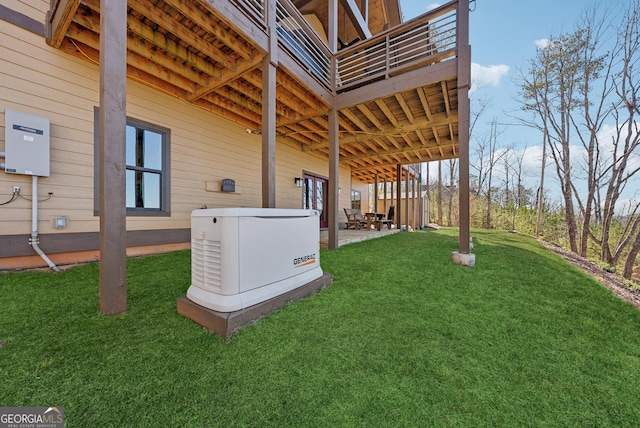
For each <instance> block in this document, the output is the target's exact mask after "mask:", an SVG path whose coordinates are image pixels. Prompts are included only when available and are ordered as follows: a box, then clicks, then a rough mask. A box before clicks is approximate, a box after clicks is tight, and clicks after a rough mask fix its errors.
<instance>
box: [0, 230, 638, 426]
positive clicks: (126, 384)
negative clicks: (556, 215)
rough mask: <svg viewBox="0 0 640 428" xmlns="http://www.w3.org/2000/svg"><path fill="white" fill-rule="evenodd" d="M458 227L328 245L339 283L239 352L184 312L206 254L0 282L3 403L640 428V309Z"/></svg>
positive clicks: (338, 421)
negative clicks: (461, 234)
mask: <svg viewBox="0 0 640 428" xmlns="http://www.w3.org/2000/svg"><path fill="white" fill-rule="evenodd" d="M473 235H474V244H475V245H476V248H475V249H474V253H475V254H476V258H477V265H476V267H475V268H465V267H461V266H455V265H453V264H452V263H451V262H450V252H451V251H453V250H455V243H456V236H455V231H453V230H446V229H445V230H440V231H428V232H427V231H421V232H415V233H403V234H396V235H392V236H388V237H384V238H380V239H376V240H373V241H367V242H361V243H356V244H351V245H348V246H345V247H342V248H340V249H338V250H333V251H323V252H322V253H321V263H322V266H323V269H324V270H325V271H327V272H331V273H332V274H333V275H334V284H333V285H332V286H331V287H329V288H328V289H326V290H324V291H322V292H321V293H319V294H317V295H314V296H312V297H309V298H307V299H305V300H303V301H300V302H296V303H294V304H291V305H288V306H287V307H285V308H283V309H281V310H279V311H277V312H276V313H273V314H271V315H269V316H267V317H265V318H263V319H262V320H260V321H259V322H257V323H255V324H253V325H251V326H248V327H246V328H244V329H243V330H241V331H240V332H239V333H237V334H236V335H235V336H234V337H233V339H232V340H230V341H224V340H222V339H220V338H218V337H217V336H214V335H211V334H210V333H208V332H206V331H204V330H203V329H202V328H200V327H199V326H197V325H196V324H194V323H193V322H191V321H190V320H188V319H186V318H183V317H181V316H179V315H178V314H177V313H176V304H175V301H176V298H177V297H179V296H182V295H184V294H185V292H186V289H187V288H188V286H189V275H190V273H189V272H190V255H189V252H177V253H172V254H167V255H161V256H153V257H146V258H140V259H131V260H129V261H128V269H127V272H128V293H129V309H128V311H127V313H125V314H123V315H117V316H110V317H106V316H102V315H100V313H99V310H98V266H97V265H95V264H94V265H88V266H81V267H76V268H73V269H70V270H68V271H66V272H64V273H60V274H55V273H49V272H22V273H8V274H3V275H0V310H1V312H0V341H1V342H0V343H2V347H1V348H0V379H2V381H1V382H2V383H1V385H2V387H1V388H0V406H63V407H64V408H65V419H66V426H67V427H74V426H79V427H88V426H101V427H107V426H113V427H125V426H132V427H144V426H149V427H155V426H189V427H191V426H194V427H213V426H220V427H231V426H260V427H262V426H278V427H280V426H295V427H300V426H320V427H324V426H331V427H334V426H347V427H351V426H375V427H379V426H410V427H413V426H443V427H452V426H454V427H455V426H472V427H477V426H510V427H512V426H536V427H538V426H559V427H567V426H577V427H578V426H579V427H583V426H612V427H614V426H615V427H625V426H638V423H639V421H640V407H639V406H638V405H637V399H638V396H640V376H639V374H640V334H639V332H640V311H639V310H637V309H636V308H634V307H632V306H630V305H629V304H627V303H625V302H622V301H620V300H618V299H617V298H616V297H614V296H612V295H611V294H610V293H609V292H608V291H607V290H606V289H605V288H604V287H602V286H601V285H599V284H598V283H596V282H595V281H593V280H592V279H591V278H590V277H588V276H586V275H585V274H583V273H582V272H579V271H578V270H576V269H574V268H573V267H572V266H570V265H568V264H567V263H566V262H564V261H563V260H561V259H560V258H559V257H557V256H556V255H554V254H551V253H549V252H548V251H546V250H545V249H543V248H542V247H541V246H540V245H539V244H538V243H537V242H535V241H534V240H532V239H530V238H527V237H523V236H519V235H514V234H507V233H496V232H484V231H474V233H473Z"/></svg>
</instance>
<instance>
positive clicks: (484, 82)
mask: <svg viewBox="0 0 640 428" xmlns="http://www.w3.org/2000/svg"><path fill="white" fill-rule="evenodd" d="M508 73H509V66H508V65H504V64H498V65H489V66H484V65H480V64H477V63H475V62H474V63H471V82H472V84H471V86H472V88H471V90H472V91H475V90H477V89H478V88H480V87H483V86H494V87H495V86H498V85H499V84H500V81H501V80H502V78H503V77H505V76H506V75H507V74H508Z"/></svg>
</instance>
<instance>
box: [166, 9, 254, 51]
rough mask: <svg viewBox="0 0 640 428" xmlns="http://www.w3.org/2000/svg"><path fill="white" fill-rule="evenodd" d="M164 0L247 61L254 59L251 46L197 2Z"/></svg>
mask: <svg viewBox="0 0 640 428" xmlns="http://www.w3.org/2000/svg"><path fill="white" fill-rule="evenodd" d="M164 2H165V3H166V4H168V5H169V6H171V7H172V8H173V9H175V10H177V11H178V12H180V13H181V14H182V15H183V16H184V17H185V18H187V19H188V20H189V21H192V22H195V23H196V24H198V26H199V27H200V28H202V29H203V30H205V31H206V32H208V33H210V34H212V35H214V36H215V38H216V39H217V40H220V41H221V42H222V43H224V44H225V45H226V46H228V47H229V48H231V49H232V50H233V51H234V52H235V53H236V54H238V55H239V56H240V57H242V58H244V59H245V60H247V61H250V60H252V59H253V57H254V54H253V48H252V47H251V46H248V45H247V44H246V43H243V42H242V41H241V39H240V38H239V37H238V35H237V34H234V33H233V32H231V31H229V29H227V28H224V26H222V25H220V23H219V22H214V20H215V18H216V17H215V16H211V15H210V14H208V13H206V12H204V11H203V10H202V9H200V8H198V7H196V3H195V2H193V1H190V2H187V1H185V0H164Z"/></svg>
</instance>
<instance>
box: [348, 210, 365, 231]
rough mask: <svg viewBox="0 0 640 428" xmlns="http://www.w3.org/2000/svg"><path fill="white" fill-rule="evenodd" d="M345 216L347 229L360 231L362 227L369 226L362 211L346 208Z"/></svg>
mask: <svg viewBox="0 0 640 428" xmlns="http://www.w3.org/2000/svg"><path fill="white" fill-rule="evenodd" d="M344 214H345V215H346V216H347V229H351V228H353V229H360V226H364V225H365V224H367V221H366V220H365V219H364V218H363V217H362V213H361V212H360V210H357V209H352V208H345V209H344Z"/></svg>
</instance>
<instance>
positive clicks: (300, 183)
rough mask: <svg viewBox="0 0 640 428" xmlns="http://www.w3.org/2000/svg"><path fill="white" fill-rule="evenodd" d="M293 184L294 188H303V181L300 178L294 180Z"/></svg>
mask: <svg viewBox="0 0 640 428" xmlns="http://www.w3.org/2000/svg"><path fill="white" fill-rule="evenodd" d="M293 182H294V183H296V187H304V180H303V179H302V178H300V177H296V178H294V179H293Z"/></svg>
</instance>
